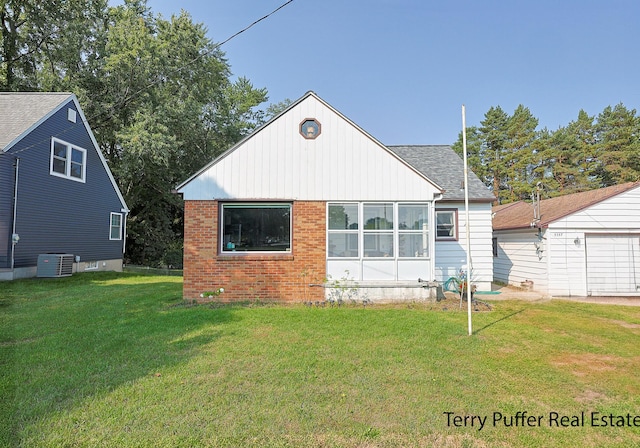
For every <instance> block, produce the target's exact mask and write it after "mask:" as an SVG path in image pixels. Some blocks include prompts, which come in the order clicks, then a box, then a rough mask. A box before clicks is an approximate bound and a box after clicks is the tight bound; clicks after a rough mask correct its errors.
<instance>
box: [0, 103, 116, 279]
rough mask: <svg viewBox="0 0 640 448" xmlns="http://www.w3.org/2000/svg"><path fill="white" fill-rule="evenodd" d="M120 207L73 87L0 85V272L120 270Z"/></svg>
mask: <svg viewBox="0 0 640 448" xmlns="http://www.w3.org/2000/svg"><path fill="white" fill-rule="evenodd" d="M127 211H128V209H127V206H126V204H125V201H124V199H123V197H122V195H121V193H120V191H119V189H118V187H117V185H116V183H115V180H114V178H113V176H112V174H111V171H110V170H109V167H108V166H107V163H106V161H105V159H104V157H103V156H102V154H101V152H100V150H99V148H98V144H97V142H96V140H95V137H94V136H93V133H92V131H91V129H90V127H89V124H88V123H87V121H86V118H85V116H84V114H83V112H82V110H81V108H80V105H79V104H78V100H77V98H76V97H75V95H73V94H70V93H0V279H4V280H11V279H14V278H20V277H30V276H35V275H37V274H38V260H39V259H40V261H41V265H42V266H43V267H44V268H48V267H49V266H50V265H48V264H45V263H53V262H54V261H56V257H55V256H52V255H53V254H64V255H65V257H64V258H63V260H64V261H65V263H66V262H69V261H70V262H71V263H72V268H71V269H72V270H73V272H77V271H79V270H80V271H84V270H105V269H108V270H121V269H122V258H123V251H124V242H125V222H126V216H127ZM43 255H44V256H48V257H44V258H46V259H47V260H48V261H43V257H42V256H43ZM45 271H47V269H45ZM65 272H66V273H68V270H66V269H65Z"/></svg>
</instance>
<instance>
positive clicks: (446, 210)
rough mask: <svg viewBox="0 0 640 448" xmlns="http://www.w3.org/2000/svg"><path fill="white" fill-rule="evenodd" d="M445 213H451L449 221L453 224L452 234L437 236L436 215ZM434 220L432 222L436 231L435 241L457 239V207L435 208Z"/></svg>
mask: <svg viewBox="0 0 640 448" xmlns="http://www.w3.org/2000/svg"><path fill="white" fill-rule="evenodd" d="M446 213H450V214H452V215H453V217H452V219H451V222H452V225H453V229H452V230H453V231H452V233H453V235H451V236H439V235H438V215H439V214H446ZM435 220H436V222H435V223H434V228H435V232H436V241H458V209H457V208H442V209H436V213H435Z"/></svg>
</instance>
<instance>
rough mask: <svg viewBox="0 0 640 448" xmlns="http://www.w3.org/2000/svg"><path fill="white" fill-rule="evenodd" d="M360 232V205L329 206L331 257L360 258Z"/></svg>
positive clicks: (328, 239) (329, 246)
mask: <svg viewBox="0 0 640 448" xmlns="http://www.w3.org/2000/svg"><path fill="white" fill-rule="evenodd" d="M358 231H359V219H358V204H349V203H345V204H329V209H328V225H327V241H328V256H329V257H340V258H355V257H358V256H359V254H360V252H359V250H358V247H359V244H358V240H359V238H358Z"/></svg>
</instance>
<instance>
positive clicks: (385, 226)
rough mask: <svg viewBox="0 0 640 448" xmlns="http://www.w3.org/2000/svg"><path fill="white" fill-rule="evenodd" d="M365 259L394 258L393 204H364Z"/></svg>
mask: <svg viewBox="0 0 640 448" xmlns="http://www.w3.org/2000/svg"><path fill="white" fill-rule="evenodd" d="M362 217H363V221H364V225H363V250H364V256H365V257H393V256H394V254H395V253H394V250H393V204H384V203H381V204H364V205H363V207H362Z"/></svg>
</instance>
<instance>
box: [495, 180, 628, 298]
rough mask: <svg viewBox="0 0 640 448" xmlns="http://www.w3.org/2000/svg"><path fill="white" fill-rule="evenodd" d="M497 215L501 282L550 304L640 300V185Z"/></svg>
mask: <svg viewBox="0 0 640 448" xmlns="http://www.w3.org/2000/svg"><path fill="white" fill-rule="evenodd" d="M493 214H494V217H493V238H494V261H493V269H494V279H495V280H498V281H502V282H505V283H509V284H515V285H520V284H521V283H523V282H527V283H528V285H531V284H532V287H533V289H534V290H536V291H540V292H542V293H545V294H548V295H550V296H614V295H624V296H640V182H628V183H625V184H621V185H614V186H612V187H607V188H601V189H598V190H592V191H585V192H582V193H575V194H569V195H566V196H560V197H556V198H551V199H545V200H542V201H540V202H539V206H538V205H536V206H534V205H533V204H531V203H529V202H523V201H520V202H514V203H511V204H505V205H499V206H496V207H494V209H493Z"/></svg>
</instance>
